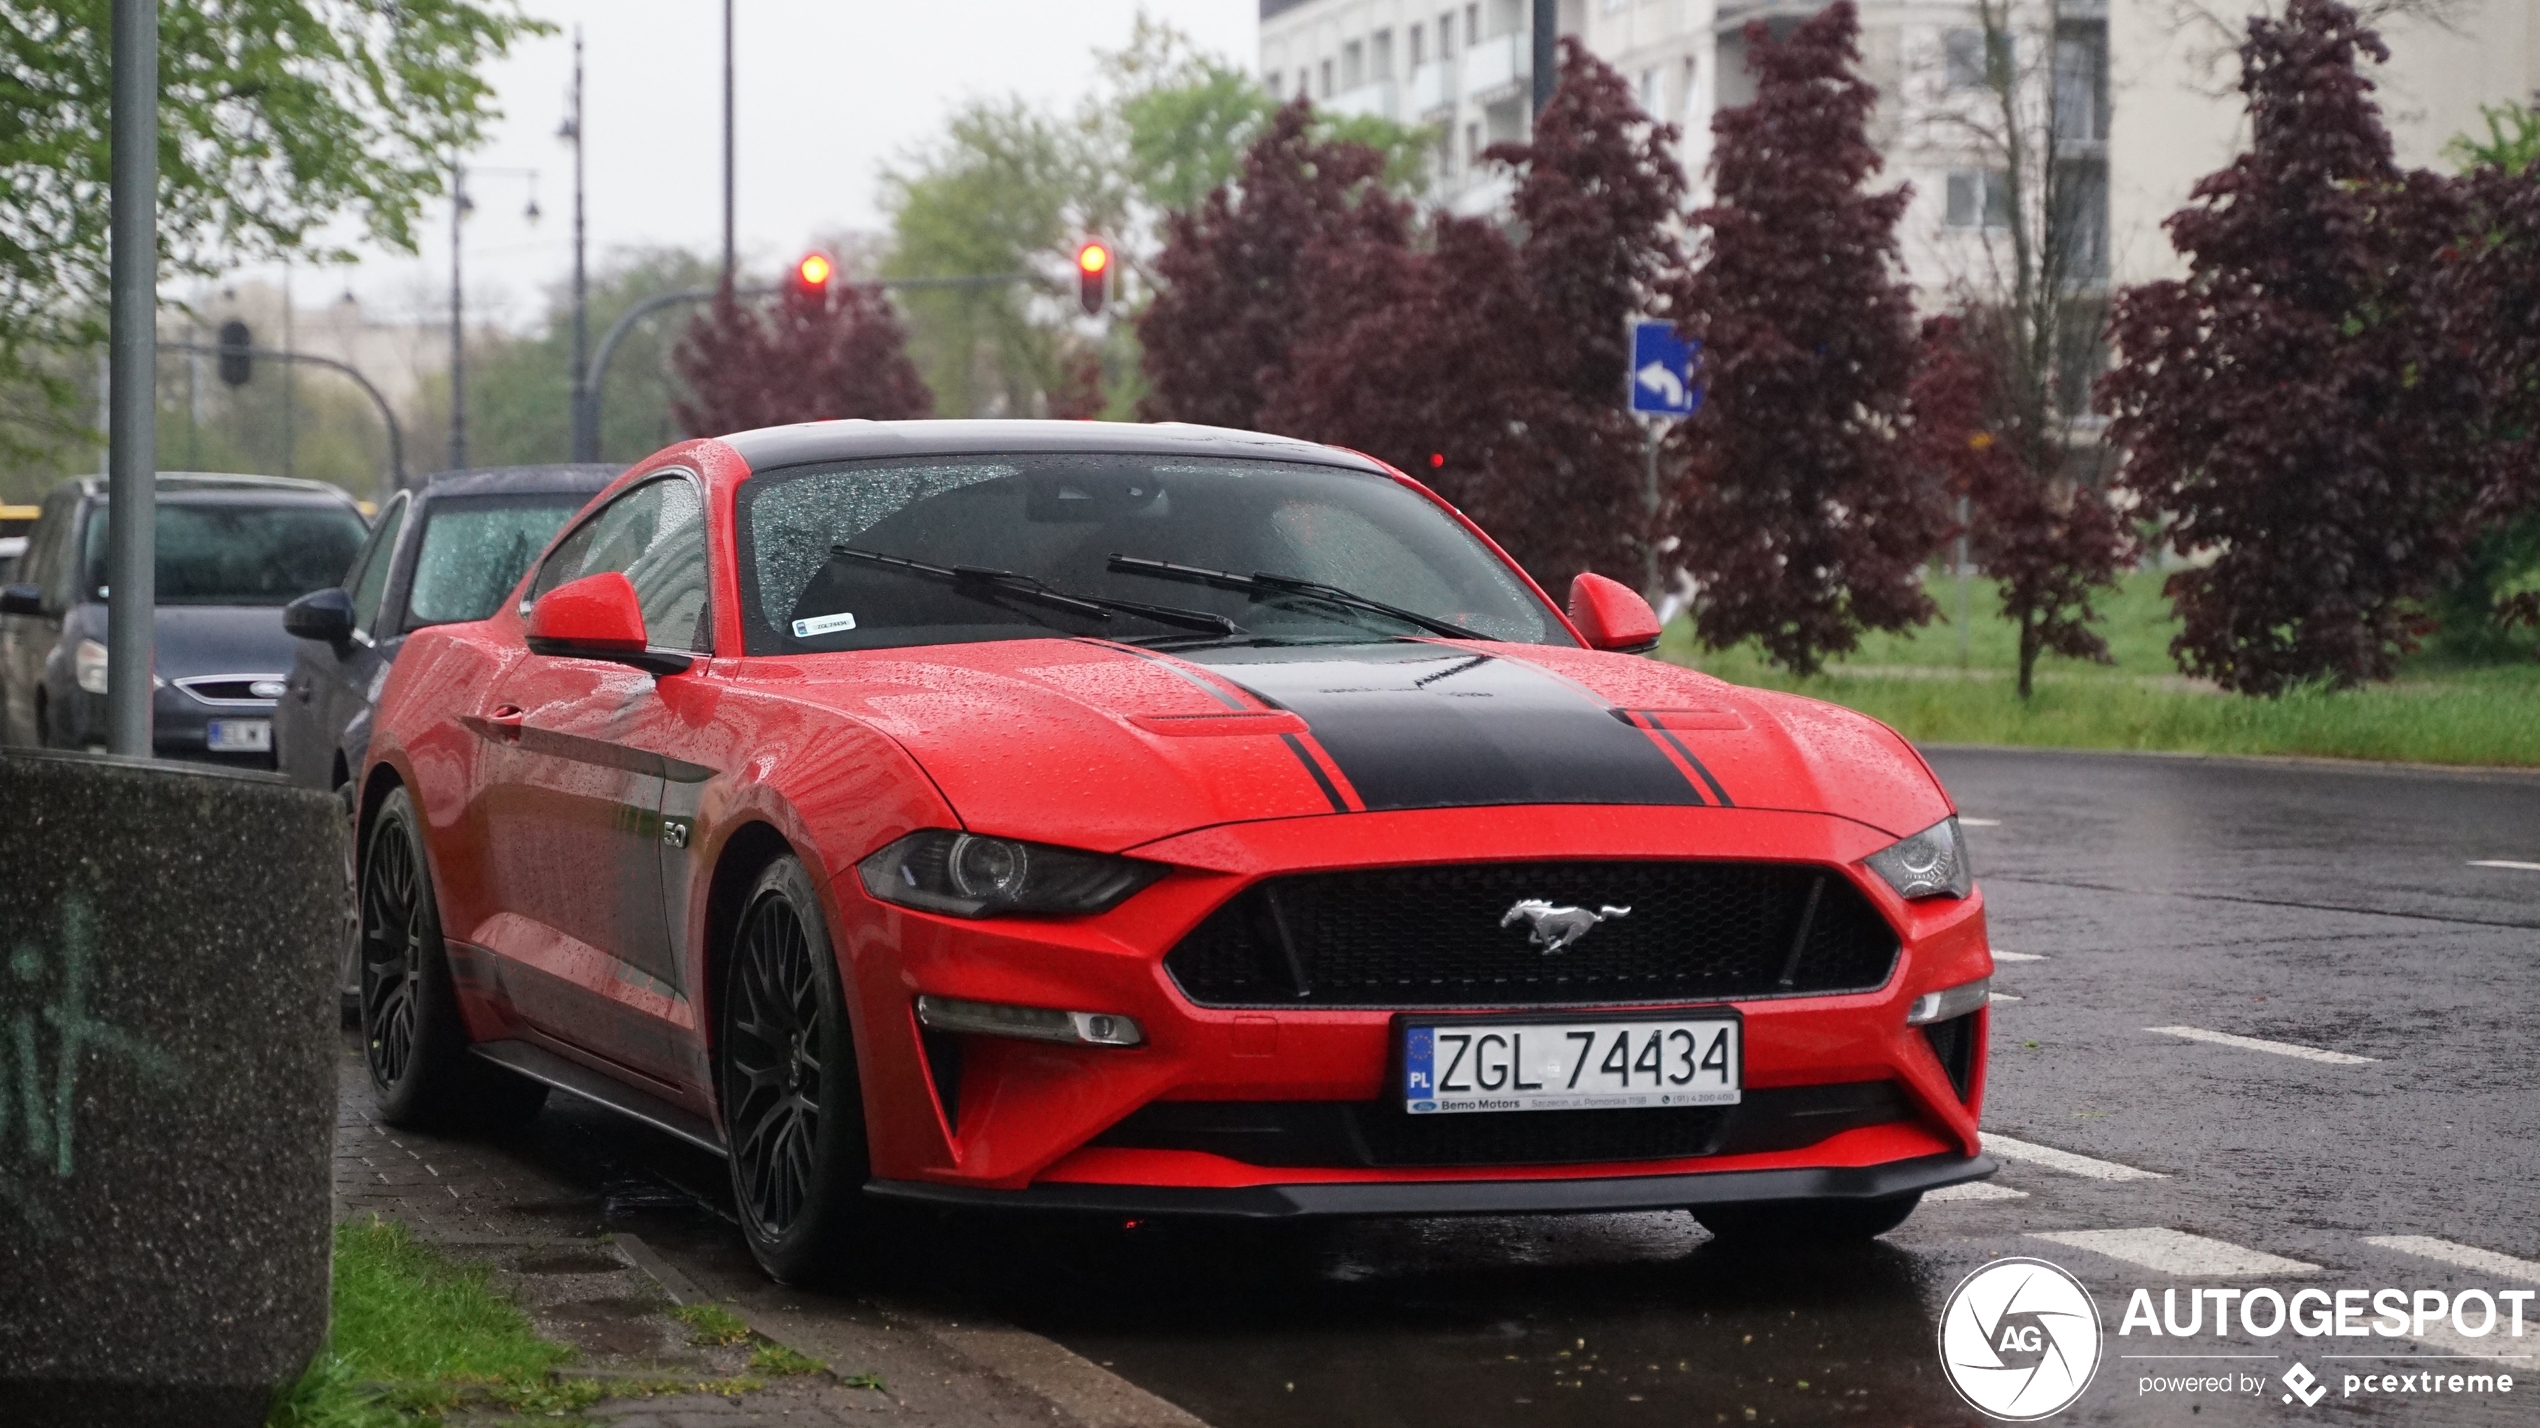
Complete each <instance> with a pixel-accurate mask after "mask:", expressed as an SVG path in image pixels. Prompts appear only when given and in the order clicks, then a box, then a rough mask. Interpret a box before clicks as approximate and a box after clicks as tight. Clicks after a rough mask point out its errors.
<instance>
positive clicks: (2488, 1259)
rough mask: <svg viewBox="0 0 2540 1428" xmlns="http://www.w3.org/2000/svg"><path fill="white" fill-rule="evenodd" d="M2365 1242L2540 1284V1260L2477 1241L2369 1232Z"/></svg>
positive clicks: (2483, 1272) (2403, 1252)
mask: <svg viewBox="0 0 2540 1428" xmlns="http://www.w3.org/2000/svg"><path fill="white" fill-rule="evenodd" d="M2364 1243H2365V1244H2368V1245H2373V1246H2375V1247H2377V1248H2380V1249H2386V1250H2397V1251H2398V1252H2399V1253H2401V1254H2412V1255H2415V1256H2417V1257H2418V1258H2420V1259H2433V1260H2441V1261H2442V1262H2443V1263H2445V1264H2449V1265H2457V1266H2459V1267H2460V1268H2462V1269H2474V1270H2477V1271H2478V1272H2479V1273H2481V1274H2492V1275H2495V1276H2496V1277H2498V1278H2499V1279H2519V1280H2521V1281H2523V1282H2524V1283H2526V1284H2540V1264H2534V1263H2532V1262H2531V1261H2530V1260H2527V1259H2516V1258H2514V1257H2513V1256H2512V1255H2509V1254H2498V1253H2496V1252H2495V1251H2494V1250H2483V1249H2480V1248H2479V1247H2477V1246H2476V1245H2459V1244H2454V1243H2452V1242H2451V1241H2450V1240H2438V1239H2436V1238H2434V1237H2433V1236H2432V1235H2366V1236H2365V1237H2364Z"/></svg>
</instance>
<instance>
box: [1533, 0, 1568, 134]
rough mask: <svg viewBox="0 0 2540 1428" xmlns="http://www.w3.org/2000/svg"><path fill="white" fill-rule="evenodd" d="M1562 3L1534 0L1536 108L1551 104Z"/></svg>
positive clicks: (1557, 65)
mask: <svg viewBox="0 0 2540 1428" xmlns="http://www.w3.org/2000/svg"><path fill="white" fill-rule="evenodd" d="M1560 35H1561V0H1535V73H1534V81H1535V85H1534V88H1535V107H1534V111H1533V112H1534V113H1536V114H1541V113H1543V106H1545V105H1547V104H1550V103H1551V102H1552V81H1553V78H1554V75H1555V73H1556V71H1558V70H1559V69H1560V67H1561V46H1560Z"/></svg>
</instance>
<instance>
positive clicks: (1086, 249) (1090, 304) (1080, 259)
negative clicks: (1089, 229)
mask: <svg viewBox="0 0 2540 1428" xmlns="http://www.w3.org/2000/svg"><path fill="white" fill-rule="evenodd" d="M1110 291H1111V249H1110V247H1109V246H1108V245H1106V244H1105V243H1103V242H1102V240H1100V239H1089V240H1087V241H1086V243H1085V246H1083V247H1081V248H1079V249H1077V250H1076V302H1077V305H1078V306H1080V307H1082V308H1084V310H1085V316H1087V317H1092V316H1094V315H1095V314H1097V313H1099V312H1101V311H1102V300H1103V298H1104V297H1106V296H1108V295H1109V294H1110Z"/></svg>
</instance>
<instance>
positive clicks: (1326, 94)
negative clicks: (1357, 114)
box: [1315, 60, 1332, 99]
mask: <svg viewBox="0 0 2540 1428" xmlns="http://www.w3.org/2000/svg"><path fill="white" fill-rule="evenodd" d="M1322 81H1323V86H1322V88H1321V89H1320V90H1319V91H1317V93H1316V96H1315V97H1316V98H1319V99H1329V98H1331V97H1332V62H1331V61H1330V60H1325V61H1323V69H1322Z"/></svg>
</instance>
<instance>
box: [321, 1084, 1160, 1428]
mask: <svg viewBox="0 0 2540 1428" xmlns="http://www.w3.org/2000/svg"><path fill="white" fill-rule="evenodd" d="M338 1086H339V1095H338V1098H337V1111H336V1137H335V1214H336V1218H337V1219H339V1220H349V1219H355V1218H362V1217H367V1216H371V1215H378V1216H380V1217H381V1218H383V1219H390V1220H395V1221H398V1222H400V1223H402V1224H404V1225H406V1226H407V1227H408V1228H409V1229H411V1230H412V1231H413V1232H414V1235H415V1237H416V1238H417V1239H418V1240H420V1241H423V1242H425V1243H428V1244H431V1245H433V1246H434V1247H436V1248H438V1249H440V1250H442V1251H444V1252H445V1253H448V1254H450V1255H452V1256H453V1257H456V1258H459V1259H462V1260H475V1261H482V1262H485V1263H487V1264H490V1265H491V1266H492V1267H493V1269H494V1280H495V1284H496V1286H497V1287H498V1288H499V1289H500V1290H501V1291H502V1292H504V1293H506V1294H508V1295H510V1296H511V1297H512V1298H514V1299H515V1300H516V1301H517V1302H518V1303H519V1304H520V1305H521V1307H522V1308H523V1309H524V1310H525V1311H527V1313H528V1314H529V1316H530V1318H531V1320H532V1322H533V1323H535V1324H536V1326H537V1328H538V1331H539V1332H540V1333H541V1334H543V1335H545V1336H547V1337H549V1338H552V1339H557V1340H560V1341H562V1342H565V1343H569V1344H572V1345H573V1346H574V1347H575V1348H576V1349H578V1350H580V1360H579V1362H578V1363H577V1364H576V1365H575V1366H574V1367H573V1368H572V1369H571V1370H570V1371H569V1372H570V1376H572V1377H576V1378H597V1379H600V1380H602V1381H603V1382H608V1381H612V1380H622V1379H633V1378H678V1379H682V1380H687V1381H701V1380H705V1379H718V1378H729V1377H731V1376H733V1375H737V1374H743V1373H746V1372H748V1366H749V1359H750V1353H751V1347H750V1345H748V1344H740V1345H731V1346H722V1347H710V1348H701V1347H698V1346H695V1345H693V1344H691V1343H690V1342H689V1330H688V1329H687V1327H686V1326H685V1325H682V1324H680V1323H679V1322H678V1321H677V1320H675V1319H673V1318H672V1317H671V1315H670V1310H671V1308H672V1307H673V1305H674V1304H676V1303H683V1302H695V1301H697V1300H700V1299H706V1300H711V1301H713V1302H715V1303H719V1304H722V1305H723V1306H724V1307H725V1308H727V1309H730V1310H732V1311H734V1312H735V1313H737V1314H739V1315H740V1317H741V1318H742V1319H743V1320H744V1321H746V1322H747V1323H749V1325H750V1327H751V1328H752V1330H753V1331H755V1333H756V1334H757V1335H759V1336H760V1337H762V1338H763V1339H766V1340H771V1341H774V1342H776V1343H781V1344H783V1345H785V1346H786V1347H788V1348H791V1349H793V1350H795V1351H796V1352H798V1353H801V1354H805V1355H808V1356H809V1357H811V1358H813V1359H816V1360H818V1361H820V1362H821V1363H823V1364H826V1365H827V1366H828V1369H829V1371H828V1372H825V1373H819V1374H811V1375H805V1376H801V1377H796V1378H785V1379H777V1378H769V1379H767V1382H766V1386H765V1387H763V1388H759V1389H756V1390H753V1391H750V1392H746V1393H742V1394H739V1395H736V1396H733V1397H725V1396H722V1395H720V1394H713V1393H702V1394H699V1393H690V1394H676V1395H660V1396H652V1397H627V1398H615V1399H608V1400H604V1401H603V1402H601V1403H600V1404H598V1405H597V1406H595V1407H593V1408H591V1409H589V1410H586V1412H585V1413H584V1414H583V1415H582V1417H583V1418H584V1419H585V1420H586V1421H590V1422H596V1423H605V1424H610V1425H617V1428H673V1425H678V1428H687V1425H700V1428H702V1425H717V1428H722V1425H732V1424H743V1423H783V1424H803V1425H830V1424H855V1425H903V1424H905V1425H911V1428H1022V1425H1032V1428H1047V1425H1053V1424H1055V1425H1060V1428H1168V1425H1179V1428H1203V1425H1198V1422H1197V1420H1196V1419H1192V1418H1190V1417H1188V1415H1185V1414H1181V1413H1180V1412H1179V1410H1176V1409H1173V1408H1172V1407H1171V1406H1170V1405H1168V1404H1164V1403H1163V1402H1162V1401H1161V1400H1157V1399H1153V1398H1151V1397H1150V1396H1148V1395H1145V1394H1143V1393H1141V1392H1140V1391H1138V1390H1136V1389H1134V1388H1131V1387H1130V1386H1129V1385H1127V1384H1125V1383H1122V1382H1120V1381H1119V1380H1117V1379H1114V1378H1112V1377H1111V1376H1110V1375H1109V1374H1106V1373H1104V1372H1102V1371H1101V1370H1100V1369H1099V1368H1096V1367H1094V1366H1093V1365H1090V1364H1086V1363H1085V1362H1084V1361H1083V1360H1081V1359H1077V1358H1075V1356H1074V1355H1071V1354H1068V1353H1067V1351H1066V1350H1064V1349H1061V1348H1059V1347H1058V1346H1057V1345H1055V1344H1051V1343H1049V1342H1048V1341H1047V1340H1044V1339H1040V1338H1038V1337H1037V1336H1034V1335H1029V1334H1023V1333H1021V1332H1020V1331H1016V1330H1009V1329H1003V1328H1001V1327H998V1326H980V1325H973V1326H971V1327H969V1328H968V1329H964V1328H962V1327H961V1326H959V1325H953V1324H938V1323H935V1322H933V1321H931V1320H929V1319H928V1318H927V1317H926V1316H925V1315H923V1314H921V1313H916V1312H914V1311H912V1312H908V1313H891V1314H885V1313H884V1312H883V1311H881V1310H878V1309H876V1308H874V1307H873V1306H871V1305H868V1304H864V1303H861V1302H859V1301H856V1300H853V1299H848V1298H844V1297H840V1296H829V1295H814V1294H805V1293H802V1292H798V1291H794V1290H789V1289H786V1288H784V1287H782V1286H779V1285H775V1284H772V1283H770V1282H768V1281H766V1280H765V1279H763V1278H760V1277H757V1276H756V1275H755V1274H754V1273H750V1274H738V1273H735V1272H734V1270H733V1267H732V1264H731V1258H732V1257H731V1253H730V1248H731V1245H732V1243H733V1242H737V1239H738V1233H737V1231H736V1230H733V1229H732V1228H731V1227H730V1225H729V1222H728V1216H726V1215H725V1214H724V1212H723V1211H722V1209H721V1208H720V1205H719V1204H718V1201H719V1199H720V1188H719V1187H720V1179H719V1177H720V1175H721V1167H720V1165H719V1163H718V1162H715V1161H713V1160H712V1159H711V1158H710V1157H707V1156H704V1155H701V1154H700V1155H696V1156H695V1157H694V1163H693V1164H685V1163H681V1157H680V1156H678V1155H677V1154H675V1153H674V1154H672V1155H670V1156H668V1157H664V1155H663V1154H662V1148H661V1147H659V1146H649V1145H648V1146H645V1147H644V1149H645V1151H646V1152H647V1155H646V1157H645V1159H646V1161H647V1162H648V1163H646V1164H642V1165H637V1164H632V1163H629V1161H628V1160H626V1159H622V1158H620V1157H619V1156H617V1155H614V1154H612V1153H611V1152H612V1149H613V1148H617V1147H622V1146H623V1145H624V1144H625V1142H626V1137H627V1136H628V1135H629V1134H635V1135H641V1134H644V1133H643V1132H641V1131H633V1130H630V1128H629V1127H627V1126H626V1125H624V1124H623V1123H620V1122H618V1121H616V1120H615V1119H614V1118H611V1117H609V1116H607V1115H606V1114H605V1113H603V1112H600V1111H596V1110H593V1109H591V1108H590V1107H587V1106H585V1105H583V1104H581V1103H579V1102H577V1101H575V1100H573V1099H572V1098H570V1097H566V1096H562V1095H559V1096H556V1097H554V1098H553V1099H551V1100H550V1101H549V1103H548V1107H547V1109H546V1110H544V1111H543V1112H541V1113H540V1114H539V1116H538V1117H537V1119H535V1120H534V1121H532V1122H531V1123H530V1125H529V1126H528V1127H526V1128H524V1129H523V1130H521V1131H518V1132H513V1133H510V1134H507V1135H502V1136H493V1137H484V1138H471V1137H448V1136H438V1135H429V1134H423V1133H418V1132H414V1131H407V1130H399V1129H395V1128H392V1127H389V1126H385V1125H382V1124H380V1123H379V1122H378V1120H377V1119H376V1118H375V1115H374V1112H373V1104H372V1100H371V1091H370V1085H369V1081H368V1078H367V1076H366V1074H365V1072H364V1070H363V1068H362V1064H361V1060H360V1057H359V1054H358V1051H357V1050H356V1048H355V1047H354V1046H353V1045H352V1044H351V1041H350V1038H349V1036H348V1038H347V1045H346V1047H345V1053H344V1058H343V1061H342V1063H341V1066H340V1074H339V1077H338ZM665 1160H667V1162H668V1163H670V1164H671V1165H673V1167H674V1168H675V1170H676V1172H677V1173H675V1174H665V1173H664V1172H663V1166H664V1164H665ZM657 1241H658V1242H664V1243H673V1244H679V1245H685V1246H696V1245H701V1244H720V1245H721V1246H722V1249H721V1252H720V1253H719V1254H705V1255H698V1254H695V1253H689V1254H687V1255H685V1256H682V1257H683V1258H685V1259H686V1260H687V1261H688V1263H689V1264H690V1266H691V1267H692V1268H694V1269H695V1270H696V1271H697V1273H696V1276H695V1277H692V1276H691V1274H690V1273H689V1272H688V1271H687V1270H683V1269H681V1268H679V1267H677V1265H675V1264H674V1263H673V1261H672V1259H671V1258H668V1257H665V1255H664V1253H663V1251H662V1249H661V1248H660V1247H658V1245H657V1243H656V1242H657ZM965 1335H966V1336H969V1337H968V1338H965V1337H964V1336H965ZM1017 1366H1020V1367H1019V1370H1018V1368H1017ZM860 1375H873V1376H875V1377H878V1378H879V1379H880V1380H881V1383H882V1385H883V1386H882V1388H880V1389H879V1390H876V1389H872V1388H866V1387H860V1386H855V1385H853V1384H851V1383H850V1382H849V1381H848V1380H850V1379H852V1378H855V1377H857V1376H860ZM505 1417H506V1415H501V1414H487V1415H480V1416H460V1417H456V1418H454V1419H453V1420H452V1421H453V1422H457V1423H490V1422H498V1421H503V1420H504V1418H505Z"/></svg>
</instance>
